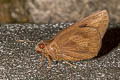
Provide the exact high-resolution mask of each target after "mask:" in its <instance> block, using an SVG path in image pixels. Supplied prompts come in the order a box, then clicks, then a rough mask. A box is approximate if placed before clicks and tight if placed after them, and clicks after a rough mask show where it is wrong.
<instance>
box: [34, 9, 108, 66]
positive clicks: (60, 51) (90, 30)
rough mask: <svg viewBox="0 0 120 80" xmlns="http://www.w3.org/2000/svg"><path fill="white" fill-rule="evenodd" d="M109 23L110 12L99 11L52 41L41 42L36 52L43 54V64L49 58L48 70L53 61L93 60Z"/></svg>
mask: <svg viewBox="0 0 120 80" xmlns="http://www.w3.org/2000/svg"><path fill="white" fill-rule="evenodd" d="M108 23H109V16H108V12H107V11H106V10H102V11H98V12H96V13H93V14H92V15H90V16H88V17H86V18H84V19H82V20H80V21H78V22H76V23H74V24H72V25H71V26H69V27H67V28H65V29H64V30H62V31H60V32H58V33H57V34H56V36H54V37H53V38H52V39H51V40H45V41H43V40H41V41H40V42H39V43H38V44H37V45H36V46H35V50H36V52H38V53H41V54H42V57H41V62H43V60H44V57H46V58H47V60H48V68H50V66H51V61H52V60H56V61H80V60H86V59H91V58H93V57H95V56H97V55H98V52H99V50H100V48H101V43H102V38H103V36H104V34H105V32H106V30H107V27H108ZM41 66H42V64H41Z"/></svg>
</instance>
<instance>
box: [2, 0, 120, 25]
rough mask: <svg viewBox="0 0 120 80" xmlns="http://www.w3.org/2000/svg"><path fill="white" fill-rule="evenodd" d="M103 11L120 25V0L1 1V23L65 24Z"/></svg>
mask: <svg viewBox="0 0 120 80" xmlns="http://www.w3.org/2000/svg"><path fill="white" fill-rule="evenodd" d="M103 9H106V10H108V12H109V14H110V17H111V19H110V20H111V21H112V22H113V23H116V22H117V23H120V0H109V1H108V0H0V23H18V22H19V23H26V22H29V23H30V22H33V23H58V22H64V23H65V22H72V21H78V20H80V19H81V18H83V17H85V16H88V15H89V14H91V13H93V12H96V11H98V10H103Z"/></svg>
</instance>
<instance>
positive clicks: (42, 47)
mask: <svg viewBox="0 0 120 80" xmlns="http://www.w3.org/2000/svg"><path fill="white" fill-rule="evenodd" d="M45 47H46V45H45V43H44V42H43V41H40V42H39V43H38V44H37V45H36V46H35V51H36V52H37V53H41V52H43V51H44V50H45Z"/></svg>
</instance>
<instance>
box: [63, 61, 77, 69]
mask: <svg viewBox="0 0 120 80" xmlns="http://www.w3.org/2000/svg"><path fill="white" fill-rule="evenodd" d="M65 63H66V64H68V65H70V66H72V67H73V68H76V67H77V66H76V65H74V64H71V63H70V62H68V61H65Z"/></svg>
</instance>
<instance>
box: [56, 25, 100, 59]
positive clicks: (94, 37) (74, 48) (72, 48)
mask: <svg viewBox="0 0 120 80" xmlns="http://www.w3.org/2000/svg"><path fill="white" fill-rule="evenodd" d="M64 40H65V42H64V43H62V45H61V46H59V45H58V46H59V49H60V50H59V51H60V52H59V53H58V54H56V55H57V56H58V57H59V60H70V61H78V60H83V59H90V58H93V57H95V56H96V55H97V54H98V51H99V49H100V47H101V38H100V33H99V32H98V31H97V30H96V29H95V28H90V27H85V28H80V29H77V30H76V31H75V32H73V33H69V37H67V36H66V37H65V39H64ZM61 41H62V39H61Z"/></svg>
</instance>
